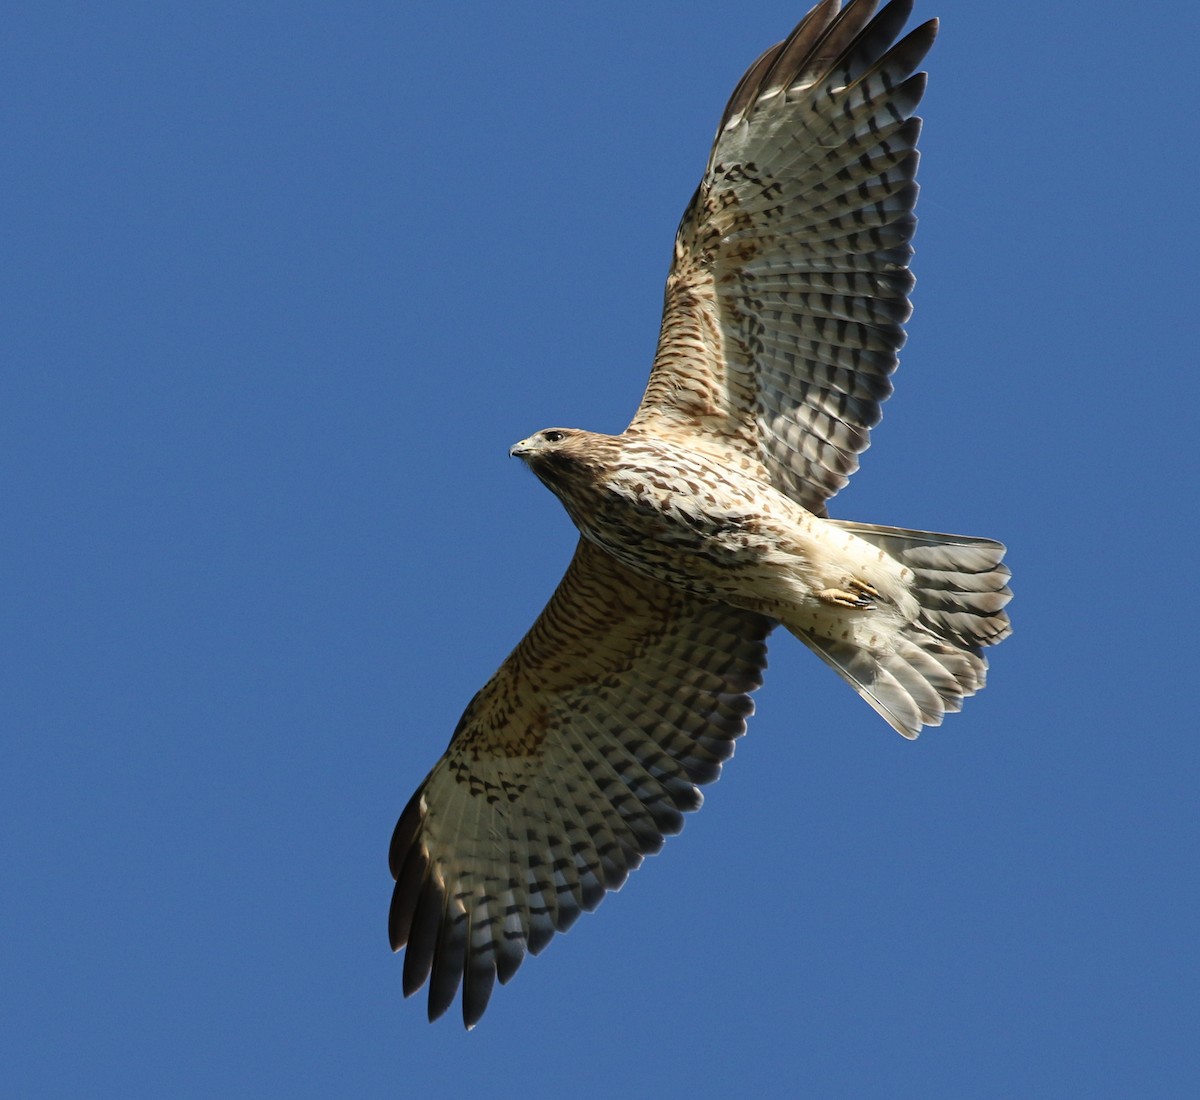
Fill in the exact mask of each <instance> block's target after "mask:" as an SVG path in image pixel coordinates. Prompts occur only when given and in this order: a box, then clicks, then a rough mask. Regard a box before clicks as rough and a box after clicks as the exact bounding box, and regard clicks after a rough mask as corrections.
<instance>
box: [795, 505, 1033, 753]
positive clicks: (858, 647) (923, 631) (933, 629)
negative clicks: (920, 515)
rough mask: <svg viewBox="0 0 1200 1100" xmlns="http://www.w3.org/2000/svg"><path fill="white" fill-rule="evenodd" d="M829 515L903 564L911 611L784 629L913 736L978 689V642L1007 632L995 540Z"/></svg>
mask: <svg viewBox="0 0 1200 1100" xmlns="http://www.w3.org/2000/svg"><path fill="white" fill-rule="evenodd" d="M830 522H833V523H836V525H837V526H838V527H840V528H842V529H844V530H846V531H848V532H850V533H851V534H853V535H856V536H857V537H859V538H861V539H863V540H864V541H865V542H868V543H870V544H871V545H873V546H876V547H878V548H879V549H881V550H883V551H885V552H886V553H887V554H888V555H889V556H890V557H892V558H894V559H895V560H896V561H897V562H899V563H900V564H901V565H903V566H905V567H906V568H907V569H909V570H911V572H912V578H911V580H910V581H909V591H910V593H911V595H912V596H913V597H914V598H915V599H916V601H917V603H918V605H919V610H918V611H917V614H916V617H915V618H913V619H911V620H910V621H897V620H896V619H895V618H894V617H893V618H892V619H891V620H890V622H889V620H888V619H887V610H886V609H885V608H884V607H880V608H879V609H878V610H877V611H868V612H866V613H865V614H866V616H869V617H870V618H862V617H861V616H862V615H863V614H864V613H863V612H855V611H848V612H845V613H844V614H845V615H846V616H847V621H848V622H850V623H861V624H864V626H866V624H868V623H869V624H870V625H869V629H864V630H863V631H847V630H845V629H838V630H831V629H828V628H823V625H822V624H821V623H819V622H812V621H810V622H805V623H796V624H788V626H789V629H790V630H791V631H792V633H793V634H795V635H796V636H797V637H798V638H800V639H801V641H803V642H805V643H806V644H807V645H808V646H809V647H810V648H811V649H812V650H813V651H814V652H815V653H816V654H817V656H818V657H820V658H821V659H822V660H823V661H824V662H825V663H826V664H828V665H829V666H830V667H832V668H833V669H834V670H836V671H837V672H838V673H839V675H841V676H842V677H843V678H844V679H845V680H846V681H847V682H849V683H850V685H851V686H852V687H853V688H854V689H855V690H856V691H857V692H858V693H859V695H861V696H862V697H863V698H864V699H865V700H866V701H867V702H868V703H870V705H871V706H872V707H874V708H875V710H876V711H878V712H879V714H880V715H882V717H883V718H884V719H885V720H886V721H887V722H888V723H889V724H890V725H891V726H892V727H893V728H894V729H896V730H898V731H899V732H900V733H902V734H903V735H904V736H905V737H916V736H917V734H918V733H919V732H920V731H921V728H922V727H923V726H936V725H940V724H941V721H942V718H943V717H944V715H945V714H946V713H947V712H952V711H957V710H961V709H962V703H963V699H964V698H965V697H966V696H968V695H974V694H975V692H977V691H979V690H980V689H981V688H982V687H983V686H984V684H985V682H986V680H987V661H986V660H985V659H984V657H983V654H982V650H983V647H984V646H989V645H994V644H995V643H996V642H999V641H1001V640H1002V639H1003V638H1006V637H1007V636H1008V635H1009V633H1010V632H1011V629H1012V628H1011V626H1010V624H1009V621H1008V615H1007V614H1005V612H1004V606H1005V604H1007V603H1008V601H1009V600H1010V599H1011V598H1012V592H1011V591H1010V589H1009V588H1008V583H1007V582H1008V579H1009V577H1010V575H1011V574H1010V573H1009V570H1008V567H1007V566H1005V565H1004V564H1003V562H1002V561H1001V559H1002V558H1003V556H1004V547H1003V546H1002V545H1001V544H1000V543H998V542H992V541H991V540H990V539H977V538H968V537H965V536H960V535H941V534H936V533H934V532H930V531H907V530H903V529H901V528H896V527H877V526H873V525H871V524H865V523H844V522H839V521H830ZM856 616H858V617H857V618H856ZM845 625H846V623H845V622H842V623H839V626H840V627H843V628H844V627H845ZM864 637H867V638H869V639H870V641H871V642H873V643H874V644H867V642H865V641H864Z"/></svg>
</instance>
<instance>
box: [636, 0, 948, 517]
mask: <svg viewBox="0 0 1200 1100" xmlns="http://www.w3.org/2000/svg"><path fill="white" fill-rule="evenodd" d="M911 7H912V5H911V2H909V0H897V2H894V3H890V4H888V5H887V6H886V7H885V8H884V9H883V10H882V11H881V12H880V13H879V14H878V15H874V17H872V16H873V13H874V9H875V4H874V3H871V2H853V3H851V4H849V5H848V6H847V7H846V8H845V9H844V10H841V11H839V10H838V8H839V6H838V3H837V2H836V0H830V2H826V3H822V4H820V5H818V6H817V7H816V8H814V9H813V11H812V12H811V13H810V14H809V16H808V17H807V18H806V19H805V20H804V21H803V22H802V23H801V24H800V25H799V26H798V27H797V28H796V30H795V31H793V33H792V35H791V36H790V37H789V38H788V39H787V40H786V41H785V42H782V43H780V44H779V45H778V46H776V47H774V48H773V49H771V50H769V51H767V53H766V54H764V55H763V57H761V58H760V59H759V60H758V61H757V62H756V63H755V65H753V66H752V67H751V69H750V70H749V71H748V72H747V74H746V76H745V77H744V78H743V80H742V82H741V84H739V85H738V88H737V89H736V90H735V92H734V94H733V97H732V98H731V99H730V102H729V105H728V107H727V108H726V112H725V115H724V117H723V118H722V121H721V125H720V128H719V129H718V132H717V136H716V140H715V143H714V146H713V150H712V155H711V157H710V159H709V163H708V168H707V170H706V172H705V175H704V178H703V180H702V182H701V184H700V187H699V188H698V190H697V191H696V194H695V196H694V197H693V199H692V201H691V203H690V204H689V206H688V208H687V211H686V212H685V214H684V217H683V220H682V222H681V224H680V227H679V231H678V234H677V236H676V240H675V253H674V262H673V265H672V269H671V272H670V275H669V276H668V280H667V289H666V295H665V303H664V314H663V324H662V331H661V333H660V337H659V344H658V351H657V354H656V356H655V362H654V366H653V369H652V372H651V376H650V382H649V385H648V387H647V389H646V393H645V396H644V398H643V400H642V403H641V405H640V407H639V409H638V412H637V414H636V415H635V417H634V419H633V422H632V423H631V425H630V429H629V430H630V431H633V432H639V431H644V432H648V433H659V434H664V435H671V436H673V437H674V438H678V439H681V440H682V439H683V438H685V437H688V436H694V437H696V439H695V440H689V444H690V445H695V446H697V447H698V448H704V449H707V450H708V451H709V452H710V453H714V454H717V455H722V454H727V455H730V456H731V457H733V458H734V460H735V461H741V459H742V456H745V455H746V454H753V455H755V456H757V458H758V460H759V462H760V463H761V465H762V467H763V469H764V471H765V476H766V477H767V478H769V480H770V481H771V483H772V484H773V485H774V486H775V487H776V488H778V489H780V490H781V491H783V492H785V493H787V494H788V495H789V496H791V497H792V498H793V499H794V500H796V501H797V502H798V503H800V504H802V505H803V506H804V507H805V508H807V509H809V510H810V511H812V512H814V513H816V514H818V515H823V514H825V502H826V501H827V500H828V499H829V498H830V497H831V496H833V495H834V494H835V493H836V492H837V491H838V490H839V489H841V488H842V486H844V485H845V484H846V482H847V480H848V479H849V476H850V475H851V474H852V473H853V472H854V471H855V470H856V469H857V468H858V455H859V454H860V453H861V452H862V451H863V450H865V449H866V447H867V445H868V443H869V434H870V429H871V428H872V427H874V426H875V424H877V423H878V422H879V419H880V416H881V410H880V406H881V404H882V402H883V401H884V400H886V398H887V397H888V396H889V395H890V393H891V391H892V384H891V381H890V375H891V374H892V372H893V371H894V370H895V368H896V366H897V363H898V361H899V360H898V355H897V353H898V351H899V349H900V347H901V346H902V345H903V343H904V332H903V328H902V326H903V324H904V322H905V321H906V320H907V319H908V317H909V314H910V312H911V310H910V306H909V300H908V296H909V293H910V291H911V290H912V286H913V277H912V275H911V273H910V272H909V261H910V259H911V257H912V247H911V244H910V241H911V238H912V235H913V231H914V228H915V225H916V219H915V217H914V215H913V208H914V206H915V204H916V198H917V185H916V182H915V176H916V169H917V152H916V143H917V136H918V134H919V132H920V120H919V119H917V118H916V117H914V115H913V112H914V111H915V109H916V107H917V104H918V102H919V101H920V99H921V95H922V93H923V91H924V89H925V75H924V74H923V73H921V74H916V75H914V72H915V70H916V68H917V66H918V65H919V64H920V63H921V61H922V59H923V58H924V56H925V53H926V52H927V51H928V49H929V47H930V45H932V42H933V38H934V35H935V33H936V28H937V24H936V21H930V22H928V23H926V24H924V25H923V26H920V27H918V28H917V29H916V30H914V31H913V32H912V33H911V34H909V35H907V36H906V37H905V38H903V39H902V40H900V41H899V42H896V41H895V38H896V35H897V34H898V33H899V32H900V30H901V28H902V27H903V24H904V22H905V20H906V19H907V18H908V15H909V13H910V10H911Z"/></svg>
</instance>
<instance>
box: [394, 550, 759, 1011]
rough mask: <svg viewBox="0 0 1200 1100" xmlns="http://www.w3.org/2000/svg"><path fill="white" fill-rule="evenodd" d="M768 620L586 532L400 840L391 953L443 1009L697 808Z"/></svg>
mask: <svg viewBox="0 0 1200 1100" xmlns="http://www.w3.org/2000/svg"><path fill="white" fill-rule="evenodd" d="M773 625H774V624H773V623H772V621H771V620H769V619H766V618H764V617H762V616H760V615H756V614H753V613H751V612H746V611H738V610H735V609H734V608H731V607H727V606H725V605H723V604H717V603H704V602H702V601H699V600H697V599H696V598H695V597H692V596H688V595H685V594H683V593H680V592H676V591H673V590H671V589H668V588H667V587H665V586H663V585H661V584H659V583H657V582H655V581H651V580H647V579H645V578H643V577H639V576H637V575H635V574H634V573H632V572H630V571H629V570H627V569H626V568H625V567H624V566H622V565H620V564H619V563H618V562H616V561H615V560H613V559H612V558H610V557H609V556H608V555H607V554H605V553H604V552H603V551H601V550H598V549H596V548H595V547H593V546H592V545H591V544H590V543H587V542H584V541H582V540H581V541H580V543H579V546H578V548H577V549H576V551H575V557H574V559H573V560H572V562H571V565H570V567H569V568H568V570H567V573H566V576H565V577H564V578H563V580H562V582H561V583H560V584H559V586H558V589H557V591H556V592H555V593H554V596H553V597H552V598H551V600H550V602H549V604H548V605H547V606H546V609H545V610H544V611H543V612H542V614H541V616H540V617H539V618H538V620H537V621H536V622H535V623H534V625H533V627H532V628H531V629H530V631H529V633H528V634H527V635H526V636H525V638H524V639H523V640H522V641H521V643H520V645H518V646H517V648H516V649H515V650H514V651H513V652H512V654H511V655H510V656H509V657H508V659H507V660H506V661H505V662H504V664H503V665H501V666H500V669H499V671H498V672H497V673H496V674H495V676H493V677H492V679H491V680H490V681H489V682H488V683H487V685H486V686H485V687H484V688H483V690H482V691H480V692H479V694H478V695H476V696H475V698H474V699H473V700H472V701H471V703H470V705H469V706H468V707H467V710H466V713H465V714H464V715H463V716H462V719H461V720H460V721H459V724H458V728H457V729H456V730H455V733H454V736H453V738H452V739H451V741H450V745H449V747H448V748H447V750H446V753H445V755H444V756H443V757H442V759H441V760H440V761H439V762H438V763H437V765H436V766H435V767H434V769H433V771H431V772H430V773H429V776H428V777H427V778H426V779H425V781H424V783H422V784H421V787H420V789H419V790H418V791H417V793H416V794H415V795H414V796H413V798H412V800H411V801H410V802H409V804H408V806H407V808H406V809H405V810H404V813H403V814H402V815H401V817H400V821H399V823H398V824H397V826H396V832H395V835H394V836H393V838H392V847H391V855H390V862H391V868H392V874H393V875H394V876H395V878H396V887H395V892H394V894H393V896H392V907H391V914H390V918H389V933H390V936H391V942H392V948H393V950H399V949H400V948H401V947H404V946H405V945H407V949H406V951H405V958H404V993H405V996H408V995H409V994H411V993H413V992H414V991H415V990H417V989H419V988H420V987H421V986H422V985H423V984H424V982H425V981H426V979H429V982H430V986H429V1018H430V1019H431V1020H432V1019H435V1018H436V1017H437V1016H439V1015H441V1014H442V1013H443V1012H444V1011H445V1010H446V1009H447V1008H448V1007H449V1006H450V1004H451V1002H452V1001H453V1000H454V995H455V992H456V991H457V989H458V986H459V984H460V982H462V983H463V1019H464V1021H465V1023H466V1024H467V1026H468V1027H470V1026H473V1025H474V1024H475V1022H476V1021H477V1020H478V1019H479V1017H480V1016H481V1015H482V1014H483V1010H484V1008H485V1007H486V1006H487V1002H488V998H489V996H490V995H491V991H492V985H493V982H494V980H495V978H496V977H499V979H500V981H501V982H505V981H507V980H508V979H509V978H511V977H512V975H513V974H514V973H515V972H516V969H517V967H518V966H520V964H521V962H522V960H523V959H524V957H525V953H526V951H529V952H532V953H534V954H536V953H537V952H538V951H540V950H541V949H542V948H543V947H544V946H545V945H546V943H547V942H548V941H549V939H550V937H551V936H552V935H553V934H554V932H556V931H560V932H561V931H565V930H566V929H567V928H569V927H570V925H571V924H572V923H573V922H574V921H575V919H576V918H577V917H578V916H579V914H580V912H582V911H583V910H591V909H594V908H595V907H596V906H597V905H598V904H599V903H600V900H601V898H602V897H603V896H604V893H605V891H606V890H615V889H617V888H618V887H619V886H620V885H621V884H622V883H623V882H624V881H625V878H626V876H627V875H628V874H629V872H630V871H632V870H634V869H635V868H636V867H637V866H638V865H639V864H640V863H641V861H642V857H643V856H644V855H646V854H648V853H652V852H657V851H658V850H659V848H661V847H662V843H663V837H664V835H665V834H669V833H677V832H678V831H679V830H680V829H681V828H682V826H683V820H682V813H683V811H686V810H695V809H697V808H698V807H699V805H700V803H701V801H702V798H701V795H700V792H699V791H698V790H697V789H696V787H695V784H697V783H708V782H711V781H712V780H714V779H716V778H717V776H718V774H719V773H720V770H721V763H722V761H724V760H726V759H728V758H729V756H730V755H731V754H732V753H733V742H734V739H735V738H737V737H739V736H741V734H742V733H744V732H745V729H746V717H747V716H748V715H749V714H750V713H751V711H752V710H753V704H752V703H751V701H750V698H749V693H750V692H752V691H753V690H754V689H755V688H756V687H758V685H759V684H760V683H761V681H762V670H763V668H764V667H765V665H766V646H765V645H764V644H763V643H764V640H765V638H766V636H767V634H768V633H769V631H770V629H771V627H772V626H773Z"/></svg>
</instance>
